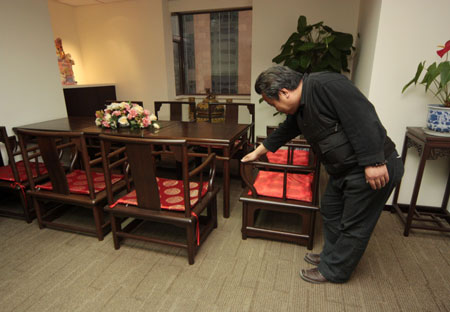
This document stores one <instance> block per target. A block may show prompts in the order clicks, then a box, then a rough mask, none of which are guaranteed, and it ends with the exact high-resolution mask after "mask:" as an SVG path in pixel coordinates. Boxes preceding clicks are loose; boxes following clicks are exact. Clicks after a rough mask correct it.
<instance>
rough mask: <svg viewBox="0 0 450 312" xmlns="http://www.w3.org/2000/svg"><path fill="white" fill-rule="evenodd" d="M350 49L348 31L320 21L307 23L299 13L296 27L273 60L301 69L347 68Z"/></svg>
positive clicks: (304, 71) (329, 69)
mask: <svg viewBox="0 0 450 312" xmlns="http://www.w3.org/2000/svg"><path fill="white" fill-rule="evenodd" d="M353 50H355V47H353V36H352V35H351V34H347V33H342V32H338V31H334V30H333V29H332V28H331V27H329V26H326V25H324V24H323V22H319V23H316V24H313V25H308V24H307V21H306V17H305V16H303V15H301V16H300V17H299V18H298V22H297V31H296V32H294V33H293V34H292V35H291V36H290V37H289V39H288V40H287V41H286V43H285V44H283V45H282V46H281V53H280V54H279V55H277V56H276V57H274V58H273V59H272V62H274V63H277V64H281V63H282V65H284V66H287V67H289V68H292V69H293V70H295V71H298V72H302V73H310V72H317V71H334V72H338V73H341V72H350V70H349V69H348V57H349V56H350V55H351V54H352V51H353Z"/></svg>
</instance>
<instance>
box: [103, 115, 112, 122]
mask: <svg viewBox="0 0 450 312" xmlns="http://www.w3.org/2000/svg"><path fill="white" fill-rule="evenodd" d="M103 119H105V120H106V121H110V120H111V114H105V116H104V117H103Z"/></svg>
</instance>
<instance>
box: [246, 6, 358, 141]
mask: <svg viewBox="0 0 450 312" xmlns="http://www.w3.org/2000/svg"><path fill="white" fill-rule="evenodd" d="M358 12H359V0H340V1H333V0H316V1H307V0H284V1H273V0H253V25H252V29H253V33H252V86H253V85H254V82H255V80H256V78H257V76H258V75H259V74H260V73H261V72H262V71H263V70H265V69H267V68H268V67H270V66H272V65H274V64H272V58H274V57H275V56H277V55H278V54H279V53H280V47H281V45H282V44H284V43H285V42H286V40H287V39H288V38H289V36H290V35H291V34H292V33H293V32H294V31H296V29H297V20H298V17H299V16H300V15H304V16H306V18H307V21H308V24H313V23H317V22H320V21H323V22H324V23H325V24H326V25H328V26H330V27H332V28H333V29H334V30H338V31H342V32H346V33H351V34H352V35H353V37H354V39H355V38H356V34H357V26H358ZM260 97H261V96H260V95H258V94H257V93H256V92H255V91H254V90H253V88H252V95H251V101H252V102H253V103H258V101H259V99H260ZM256 106H257V107H256V116H257V121H256V129H255V130H256V134H257V135H265V134H266V125H277V124H278V123H279V122H281V121H282V120H284V117H280V116H276V117H273V116H272V115H273V113H274V112H275V109H274V108H272V107H270V106H269V105H267V104H266V103H265V102H263V103H261V104H256Z"/></svg>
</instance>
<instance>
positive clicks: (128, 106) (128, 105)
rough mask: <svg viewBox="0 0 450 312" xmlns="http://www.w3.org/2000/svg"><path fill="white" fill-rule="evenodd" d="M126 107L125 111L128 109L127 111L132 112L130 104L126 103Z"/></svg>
mask: <svg viewBox="0 0 450 312" xmlns="http://www.w3.org/2000/svg"><path fill="white" fill-rule="evenodd" d="M124 107H125V109H126V110H127V111H128V110H130V104H128V103H125V105H124Z"/></svg>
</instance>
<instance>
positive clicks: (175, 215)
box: [100, 135, 219, 264]
mask: <svg viewBox="0 0 450 312" xmlns="http://www.w3.org/2000/svg"><path fill="white" fill-rule="evenodd" d="M100 139H101V146H102V157H103V164H104V170H105V176H106V181H107V183H106V190H107V192H108V202H109V207H108V208H105V209H106V210H107V211H108V212H109V213H110V216H111V224H112V232H113V238H114V247H115V249H119V248H120V241H121V240H122V239H123V238H131V239H137V240H142V241H147V242H154V243H161V244H167V245H170V246H175V247H182V248H186V249H187V252H188V260H189V264H193V263H194V257H195V254H196V253H197V250H198V248H199V246H200V244H201V243H203V242H204V241H205V239H206V238H207V236H208V235H209V233H210V232H211V231H212V230H213V229H214V228H216V227H217V200H216V197H217V193H218V191H219V189H218V188H217V187H215V186H214V185H213V182H214V176H215V154H213V153H212V154H210V155H208V156H207V158H206V159H205V161H204V162H203V163H202V164H201V165H200V166H199V167H197V168H195V169H194V170H192V171H188V167H187V164H188V156H189V157H194V156H195V157H198V156H199V155H197V154H191V153H188V146H187V143H186V141H185V140H160V139H144V138H131V137H118V136H108V135H100ZM116 143H120V144H124V146H125V147H124V148H122V149H120V150H116V151H113V150H111V145H112V144H116ZM158 145H159V146H160V145H165V146H168V147H169V149H170V152H169V151H168V150H163V151H155V146H158ZM162 153H173V154H175V156H176V158H181V162H182V168H183V178H182V180H171V179H165V178H160V177H157V176H156V162H155V158H156V156H157V155H160V154H162ZM118 155H122V157H119V158H120V160H116V161H115V162H112V161H110V159H111V157H118ZM123 162H127V163H128V164H129V167H130V172H131V180H132V181H133V191H132V192H130V193H128V194H127V195H125V196H123V197H122V198H120V199H119V200H117V201H115V200H114V198H113V192H112V188H111V183H110V182H109V181H110V179H109V176H110V175H111V172H112V170H114V168H115V167H116V166H117V165H121V164H122V163H123ZM207 166H209V168H210V169H209V175H208V176H207V177H205V178H204V177H203V175H204V169H206V168H207ZM204 212H206V215H202V213H204ZM124 218H133V219H134V220H133V221H131V222H130V223H129V224H128V225H126V226H125V227H123V228H122V225H121V222H122V221H123V220H124ZM147 221H150V222H157V223H163V224H172V225H175V226H177V227H180V228H183V229H185V231H186V243H184V244H183V243H180V242H176V241H171V240H169V239H161V238H155V237H149V236H148V235H143V234H138V233H135V232H134V230H135V229H136V228H137V227H138V226H140V225H142V224H143V223H145V222H147Z"/></svg>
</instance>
